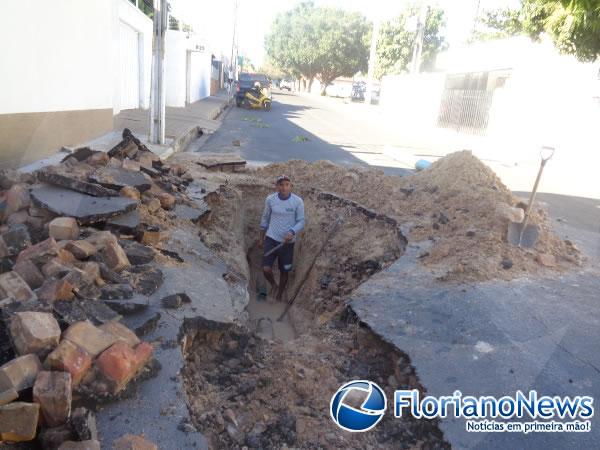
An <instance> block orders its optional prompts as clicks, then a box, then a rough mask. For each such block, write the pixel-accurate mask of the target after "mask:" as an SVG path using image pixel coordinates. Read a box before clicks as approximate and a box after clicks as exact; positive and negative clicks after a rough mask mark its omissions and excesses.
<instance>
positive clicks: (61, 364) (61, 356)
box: [44, 339, 92, 386]
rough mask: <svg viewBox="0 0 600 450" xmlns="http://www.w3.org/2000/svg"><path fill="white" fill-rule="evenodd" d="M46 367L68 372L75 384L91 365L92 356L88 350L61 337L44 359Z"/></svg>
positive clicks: (75, 384) (74, 384)
mask: <svg viewBox="0 0 600 450" xmlns="http://www.w3.org/2000/svg"><path fill="white" fill-rule="evenodd" d="M44 367H45V368H46V369H49V370H50V369H51V370H58V371H63V372H69V373H70V374H71V383H72V385H73V386H77V385H78V384H79V382H80V381H81V380H82V379H83V377H84V376H85V375H86V373H87V372H88V371H89V370H90V368H91V367H92V358H91V356H90V354H89V353H88V352H86V351H85V350H84V349H82V348H81V347H79V346H78V345H76V344H73V343H72V342H71V341H69V340H66V339H63V340H62V341H61V342H60V344H58V347H56V348H55V349H54V350H53V351H52V352H51V353H50V354H49V355H48V357H47V358H46V361H44Z"/></svg>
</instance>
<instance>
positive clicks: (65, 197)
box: [31, 186, 137, 224]
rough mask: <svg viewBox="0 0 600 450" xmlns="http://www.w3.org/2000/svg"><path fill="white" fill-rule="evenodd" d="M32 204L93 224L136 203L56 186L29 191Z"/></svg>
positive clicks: (125, 199)
mask: <svg viewBox="0 0 600 450" xmlns="http://www.w3.org/2000/svg"><path fill="white" fill-rule="evenodd" d="M31 196H32V199H33V202H34V203H35V204H36V205H37V206H38V207H41V208H46V209H48V210H50V211H52V212H53V213H55V214H58V215H62V216H70V217H74V218H76V219H77V221H78V222H79V223H80V224H86V223H94V222H99V221H102V220H106V219H108V218H111V217H114V216H118V215H119V214H124V213H126V212H129V211H132V210H134V209H135V208H137V202H136V201H135V200H131V199H129V198H124V197H93V196H91V195H87V194H82V193H79V192H75V191H71V190H69V189H65V188H62V187H56V186H41V187H38V188H35V189H33V190H32V191H31Z"/></svg>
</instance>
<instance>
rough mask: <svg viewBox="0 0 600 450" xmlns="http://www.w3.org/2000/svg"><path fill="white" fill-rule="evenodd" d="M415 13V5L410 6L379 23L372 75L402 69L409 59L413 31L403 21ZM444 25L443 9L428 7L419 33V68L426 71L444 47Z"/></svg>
mask: <svg viewBox="0 0 600 450" xmlns="http://www.w3.org/2000/svg"><path fill="white" fill-rule="evenodd" d="M418 13H419V10H418V7H416V6H410V7H408V8H406V10H404V11H403V12H402V14H400V16H398V17H396V18H394V19H392V20H390V21H388V22H384V23H382V24H381V28H380V30H379V38H378V41H377V65H376V67H375V77H376V78H381V77H382V76H383V75H392V74H399V73H402V72H405V71H406V70H407V68H408V65H409V64H410V62H411V59H412V52H413V45H414V42H415V37H416V33H415V31H413V30H408V29H407V22H408V21H409V20H410V18H411V17H416V16H417V15H418ZM443 26H444V11H443V10H441V9H438V8H429V10H428V12H427V20H426V22H425V29H424V34H423V51H422V52H421V61H422V62H421V69H422V70H430V69H431V68H432V67H433V64H434V63H435V56H436V54H437V53H438V52H439V51H440V50H443V49H444V48H445V47H446V43H445V41H444V37H443V36H442V35H441V33H440V31H441V28H442V27H443Z"/></svg>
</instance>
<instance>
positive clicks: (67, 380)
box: [33, 370, 72, 427]
mask: <svg viewBox="0 0 600 450" xmlns="http://www.w3.org/2000/svg"><path fill="white" fill-rule="evenodd" d="M71 400H72V393H71V374H70V373H68V372H48V371H45V370H44V371H41V372H40V373H39V374H38V376H37V378H36V380H35V384H34V385H33V401H34V402H36V403H39V405H40V412H41V415H42V419H43V420H44V423H45V424H46V425H48V426H50V427H57V426H59V425H63V424H64V423H66V421H67V420H68V419H69V416H70V415H71Z"/></svg>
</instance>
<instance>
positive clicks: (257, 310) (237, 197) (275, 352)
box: [183, 180, 449, 449]
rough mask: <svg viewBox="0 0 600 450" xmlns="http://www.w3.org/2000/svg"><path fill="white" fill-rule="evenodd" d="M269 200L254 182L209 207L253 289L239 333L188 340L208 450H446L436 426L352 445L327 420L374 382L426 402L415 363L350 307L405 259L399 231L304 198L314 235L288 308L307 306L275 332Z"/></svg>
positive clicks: (197, 417)
mask: <svg viewBox="0 0 600 450" xmlns="http://www.w3.org/2000/svg"><path fill="white" fill-rule="evenodd" d="M246 181H248V180H246ZM270 193H271V190H270V189H269V188H268V187H267V186H265V185H264V184H260V183H259V182H256V183H246V182H245V183H238V184H228V185H226V186H223V187H222V188H221V190H220V193H219V195H218V196H214V197H213V198H212V199H211V208H212V211H213V212H212V214H211V217H210V219H209V220H207V221H206V222H205V223H204V228H203V229H202V231H201V233H200V235H201V237H202V239H203V241H204V242H205V244H207V245H208V246H209V247H210V248H211V249H212V250H213V251H215V252H216V253H217V254H218V256H219V257H220V258H222V259H223V260H224V261H225V262H226V263H227V264H228V265H229V267H231V268H232V271H234V272H236V273H237V274H241V275H242V276H243V277H245V278H246V281H247V285H248V291H249V294H250V302H249V305H248V308H247V317H246V320H245V322H244V323H242V324H239V325H237V324H231V325H225V324H216V323H214V322H209V321H200V322H198V321H196V322H194V323H193V324H188V325H187V326H186V330H184V331H185V334H186V338H185V340H184V342H185V343H184V348H183V350H184V355H185V357H186V367H185V369H184V371H183V374H184V378H185V381H186V389H187V392H188V398H189V400H190V404H189V406H190V410H191V414H192V417H193V420H194V425H195V426H196V427H197V428H198V429H199V430H200V431H201V432H202V433H203V434H204V435H205V436H206V437H207V439H208V441H209V444H210V446H211V448H242V447H244V446H246V447H248V448H285V447H286V446H288V447H293V448H332V449H333V448H356V449H364V448H432V449H433V448H446V447H448V448H449V446H448V444H447V443H446V442H445V441H444V440H443V435H442V433H441V431H440V430H439V428H438V426H437V422H436V421H425V420H419V421H417V420H415V419H411V418H402V419H393V418H392V417H391V415H390V414H387V415H386V416H385V417H384V419H383V420H382V421H381V423H379V424H378V426H377V427H376V428H375V429H373V430H371V431H370V432H369V433H348V432H344V431H342V430H341V429H339V428H338V427H337V426H336V425H335V424H334V423H333V421H332V420H331V419H330V417H329V401H330V399H331V396H332V395H333V393H334V392H335V391H336V390H337V389H338V388H339V387H340V386H341V385H342V384H343V383H345V382H347V381H350V380H353V379H368V380H372V381H375V382H377V383H378V384H379V385H380V386H381V387H382V388H383V389H384V390H385V391H386V392H392V391H393V390H395V389H401V388H402V389H412V388H417V389H420V390H421V391H423V387H422V386H421V385H420V384H419V381H418V379H417V377H416V375H415V372H414V369H413V367H412V366H411V364H410V361H409V359H408V357H407V355H405V354H402V353H401V352H400V351H398V350H397V349H396V348H394V347H392V346H391V345H389V344H387V343H385V342H383V341H382V340H381V339H380V338H379V337H377V336H376V335H375V334H374V333H373V332H372V331H371V330H370V329H368V328H367V327H365V326H364V325H362V324H361V323H360V322H359V321H358V319H357V318H356V316H355V315H354V313H353V312H352V311H351V310H349V309H348V308H347V307H346V306H345V299H346V298H347V297H348V295H349V294H350V293H351V292H352V291H353V290H354V289H355V288H356V287H357V286H359V285H360V284H361V283H363V282H364V281H366V280H367V279H368V278H369V277H371V276H372V275H373V274H375V273H377V272H378V271H380V270H382V269H383V268H385V267H387V266H388V265H390V264H391V263H393V262H394V261H395V260H396V259H397V258H399V257H400V256H401V255H402V253H403V252H404V248H405V245H406V239H405V238H404V236H403V235H402V233H401V232H400V230H399V224H398V223H397V222H396V221H395V220H394V219H392V218H390V217H388V216H385V215H382V214H378V213H376V212H374V211H371V210H369V209H367V208H365V207H363V206H361V205H359V204H357V203H355V202H352V201H349V200H346V199H343V198H341V197H339V196H336V195H334V194H329V193H323V192H318V191H315V190H307V191H301V192H297V193H298V194H299V195H300V196H301V197H302V198H303V199H304V202H305V212H306V218H307V224H306V228H305V230H304V232H303V233H302V234H301V236H300V237H299V239H298V242H297V243H296V246H295V254H294V270H293V272H292V273H291V274H290V280H289V285H288V290H287V300H289V299H290V298H292V297H293V296H294V294H296V292H298V295H297V298H296V301H295V303H294V306H293V307H292V308H290V310H289V314H288V317H286V319H285V320H284V321H282V322H278V321H277V318H278V317H279V315H280V314H281V312H282V311H283V308H284V304H283V303H277V302H275V301H274V300H273V299H271V298H269V297H267V298H264V297H262V296H260V295H259V292H260V291H264V286H265V280H264V278H263V275H262V270H261V255H262V249H261V248H259V246H258V245H257V239H258V236H259V227H258V224H259V220H260V214H261V212H262V209H263V206H264V199H265V197H266V196H267V195H268V194H270ZM336 220H337V221H339V222H340V225H339V226H338V227H337V229H336V232H335V233H334V234H333V235H332V238H331V239H330V240H329V241H328V242H324V241H325V238H326V236H327V235H328V234H329V233H328V232H329V230H330V227H331V226H332V225H333V224H334V223H336ZM321 247H322V248H323V250H322V252H321V253H319V249H321ZM313 261H314V266H313V267H312V269H311V270H310V271H309V268H310V267H311V264H312V263H313ZM308 271H309V272H308ZM275 272H276V278H278V277H279V274H278V273H277V270H276V268H275ZM307 273H308V274H307Z"/></svg>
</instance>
